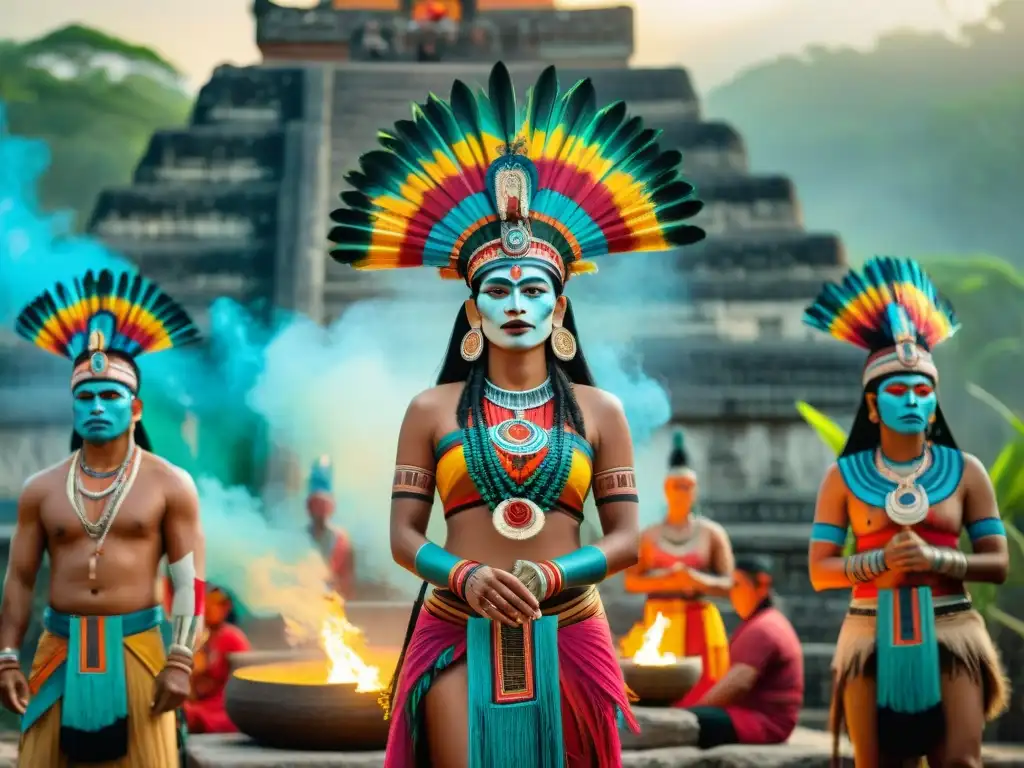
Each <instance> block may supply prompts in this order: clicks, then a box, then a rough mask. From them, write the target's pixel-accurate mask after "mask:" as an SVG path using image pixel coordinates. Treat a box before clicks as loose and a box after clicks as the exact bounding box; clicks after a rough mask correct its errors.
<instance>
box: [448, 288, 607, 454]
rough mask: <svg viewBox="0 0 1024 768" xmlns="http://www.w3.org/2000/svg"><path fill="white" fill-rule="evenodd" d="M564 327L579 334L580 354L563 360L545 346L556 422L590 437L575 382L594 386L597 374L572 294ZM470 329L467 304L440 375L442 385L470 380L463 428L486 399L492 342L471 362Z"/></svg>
mask: <svg viewBox="0 0 1024 768" xmlns="http://www.w3.org/2000/svg"><path fill="white" fill-rule="evenodd" d="M476 295H477V290H474V291H473V298H474V299H475V298H476ZM562 327H563V328H565V330H567V331H569V332H570V333H571V334H572V335H573V336H575V337H576V356H575V357H574V358H573V359H572V360H569V361H563V360H559V359H558V358H557V357H555V355H554V352H552V350H551V346H550V345H549V344H545V345H544V350H545V355H546V357H547V362H548V375H549V376H550V378H551V385H552V387H553V389H554V393H555V423H556V424H559V423H560V424H568V425H570V426H571V427H572V428H573V429H574V430H575V431H576V433H577V434H579V435H580V436H583V437H586V428H585V425H584V423H583V412H582V411H581V410H580V406H579V403H578V402H577V401H576V396H575V395H574V394H573V391H572V385H573V384H583V385H586V386H591V387H592V386H594V376H593V374H592V373H591V372H590V366H589V365H588V364H587V358H586V356H585V355H584V354H583V345H582V344H581V343H580V337H579V332H578V331H577V329H576V318H575V316H574V315H573V311H572V302H571V301H569V297H568V296H566V297H565V316H564V317H563V318H562ZM469 330H470V325H469V317H467V315H466V305H465V304H463V305H462V306H461V307H459V312H458V314H457V315H456V316H455V325H454V326H453V327H452V335H451V337H450V338H449V339H448V349H447V351H446V352H445V355H444V362H443V363H442V364H441V372H440V373H439V374H438V376H437V383H438V384H454V383H457V382H465V383H466V386H465V388H464V389H463V390H462V396H461V397H460V398H459V405H458V413H457V416H458V420H459V427H461V428H462V429H465V428H466V427H467V426H468V425H469V423H470V422H471V421H472V420H473V418H474V413H473V412H474V410H475V409H477V408H479V407H480V403H481V402H482V401H483V392H484V380H485V379H486V378H487V358H488V346H489V345H488V343H487V342H486V340H485V342H484V349H483V353H482V354H481V355H480V357H479V358H478V359H476V360H473V361H472V362H470V361H468V360H464V359H463V357H462V352H461V347H462V337H463V336H465V335H466V333H467V332H468V331H469Z"/></svg>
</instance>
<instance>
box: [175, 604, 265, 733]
mask: <svg viewBox="0 0 1024 768" xmlns="http://www.w3.org/2000/svg"><path fill="white" fill-rule="evenodd" d="M204 616H205V621H206V627H205V641H204V642H203V645H202V647H201V648H200V650H199V651H198V652H197V653H196V663H195V668H194V669H193V671H192V698H191V699H190V700H189V701H186V702H185V721H186V723H187V724H188V731H189V733H234V732H235V731H236V730H237V729H236V728H235V726H234V723H232V722H231V720H230V719H229V718H228V714H227V711H226V710H225V708H224V689H225V688H226V687H227V684H228V680H229V679H230V678H231V654H234V653H241V652H243V651H249V650H251V648H250V645H249V640H248V638H246V636H245V633H244V632H242V630H241V629H239V628H238V627H237V626H236V625H235V621H236V619H235V611H234V603H233V601H232V599H231V596H230V595H229V594H228V593H227V592H226V591H225V590H223V589H220V588H219V587H207V591H206V611H205V614H204Z"/></svg>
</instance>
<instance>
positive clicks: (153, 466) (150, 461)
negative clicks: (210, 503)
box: [142, 451, 198, 496]
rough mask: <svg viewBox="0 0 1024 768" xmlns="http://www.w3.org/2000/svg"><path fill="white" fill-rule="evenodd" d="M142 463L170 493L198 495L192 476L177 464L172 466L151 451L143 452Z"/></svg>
mask: <svg viewBox="0 0 1024 768" xmlns="http://www.w3.org/2000/svg"><path fill="white" fill-rule="evenodd" d="M142 461H143V467H145V468H146V470H147V471H148V472H151V473H152V474H153V476H154V477H155V478H157V479H158V480H159V481H160V483H161V485H162V486H163V487H164V488H165V489H166V490H167V492H168V493H181V494H185V495H189V496H196V495H198V491H197V490H196V483H195V481H194V480H193V479H192V475H190V474H189V473H188V472H187V471H186V470H184V469H182V468H181V467H179V466H178V465H177V464H172V463H171V462H169V461H168V460H167V459H165V458H163V457H162V456H157V455H156V454H155V453H150V452H149V451H143V452H142Z"/></svg>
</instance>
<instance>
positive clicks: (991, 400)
mask: <svg viewBox="0 0 1024 768" xmlns="http://www.w3.org/2000/svg"><path fill="white" fill-rule="evenodd" d="M967 392H968V394H970V395H971V396H973V397H976V398H977V399H978V400H981V402H983V403H985V405H987V406H989V407H990V408H991V409H992V410H993V411H995V412H996V413H998V414H999V415H1000V416H1002V417H1003V418H1004V419H1005V420H1006V423H1007V424H1009V425H1010V426H1011V427H1013V428H1014V430H1016V432H1017V433H1018V434H1019V435H1020V436H1021V437H1024V421H1021V419H1020V417H1019V416H1017V414H1015V413H1014V412H1013V411H1011V410H1010V409H1009V408H1008V407H1007V406H1006V405H1004V404H1003V402H1002V401H1001V400H1000V399H999V398H997V397H996V396H995V395H993V394H990V393H989V392H987V391H985V390H984V389H982V388H981V387H979V386H978V385H977V384H971V383H968V384H967Z"/></svg>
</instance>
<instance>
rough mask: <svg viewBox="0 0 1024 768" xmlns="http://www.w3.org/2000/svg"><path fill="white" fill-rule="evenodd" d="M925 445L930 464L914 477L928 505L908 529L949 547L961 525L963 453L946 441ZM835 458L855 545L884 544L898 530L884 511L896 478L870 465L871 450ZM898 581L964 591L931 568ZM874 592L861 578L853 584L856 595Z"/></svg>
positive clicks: (860, 548) (955, 541)
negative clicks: (843, 486) (946, 445)
mask: <svg viewBox="0 0 1024 768" xmlns="http://www.w3.org/2000/svg"><path fill="white" fill-rule="evenodd" d="M930 450H931V454H932V465H931V467H930V468H929V469H928V470H927V471H926V472H925V473H924V474H923V475H922V476H921V478H920V480H919V481H918V484H919V485H920V486H921V487H923V488H924V489H925V492H926V493H927V494H928V501H929V505H930V507H929V511H928V516H927V518H926V519H925V520H924V521H922V522H921V523H918V524H917V525H915V526H913V530H914V531H915V532H916V533H917V534H918V535H919V536H920V537H921V538H922V539H924V540H925V541H926V542H928V543H929V544H932V545H933V546H937V547H951V548H952V547H956V546H957V544H958V542H959V538H960V531H961V529H962V527H963V503H962V497H961V492H960V481H961V479H962V477H963V472H964V458H963V454H962V453H961V452H960V451H958V450H956V449H953V448H947V447H945V446H932V447H931V448H930ZM837 463H838V466H839V471H840V473H841V474H842V477H843V481H844V482H845V484H846V488H847V490H848V491H849V495H848V497H847V502H848V506H847V512H848V514H849V518H850V527H851V528H852V529H853V534H854V537H855V539H856V546H857V551H858V552H864V551H867V550H871V549H881V548H883V547H885V545H886V543H888V541H889V540H890V539H891V538H892V537H893V536H895V535H896V534H897V533H899V532H900V531H901V530H902V528H901V527H900V526H898V525H896V524H894V523H893V522H892V521H891V520H890V519H889V516H888V515H887V514H886V512H885V497H886V494H888V493H889V492H890V491H892V490H894V489H895V488H896V485H895V483H892V482H891V481H889V480H887V479H886V478H884V477H882V476H881V474H879V472H878V471H877V469H876V468H875V454H874V451H863V452H861V453H855V454H851V455H850V456H844V457H842V458H840V459H839V461H838V462H837ZM903 583H920V584H929V585H931V586H932V587H933V588H934V590H935V591H936V593H937V594H959V593H961V592H962V591H963V586H962V584H961V583H960V582H957V581H953V580H949V579H945V578H942V577H941V576H938V575H935V574H924V575H921V576H915V577H913V579H911V577H907V579H906V580H905V581H904V582H903ZM876 594H877V587H876V586H875V585H874V584H861V585H858V586H857V587H855V588H854V590H853V596H854V597H855V598H868V597H874V596H875V595H876Z"/></svg>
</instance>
